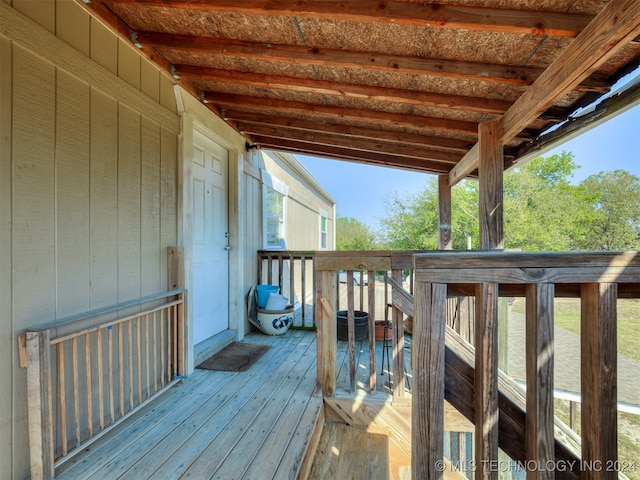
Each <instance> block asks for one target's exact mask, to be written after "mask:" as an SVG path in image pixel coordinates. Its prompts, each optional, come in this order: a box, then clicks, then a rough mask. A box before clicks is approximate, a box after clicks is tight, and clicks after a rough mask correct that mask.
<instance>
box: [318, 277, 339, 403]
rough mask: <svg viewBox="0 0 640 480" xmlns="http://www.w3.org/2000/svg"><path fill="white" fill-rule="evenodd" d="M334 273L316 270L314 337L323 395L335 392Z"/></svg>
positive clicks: (319, 386)
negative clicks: (316, 300)
mask: <svg viewBox="0 0 640 480" xmlns="http://www.w3.org/2000/svg"><path fill="white" fill-rule="evenodd" d="M336 295H337V293H336V275H335V274H334V272H333V271H329V270H327V271H317V272H316V298H317V299H318V303H317V312H316V338H317V342H316V343H317V348H318V381H317V387H318V388H317V390H319V391H320V390H321V391H322V394H323V396H325V397H334V396H335V394H336V343H337V338H336V318H335V312H334V311H333V305H335V298H336Z"/></svg>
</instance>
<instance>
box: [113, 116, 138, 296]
mask: <svg viewBox="0 0 640 480" xmlns="http://www.w3.org/2000/svg"><path fill="white" fill-rule="evenodd" d="M139 297H140V115H139V114H138V113H136V112H134V111H133V110H131V109H129V108H127V107H125V106H124V105H122V104H120V105H119V108H118V301H119V302H123V301H126V300H131V299H134V298H139Z"/></svg>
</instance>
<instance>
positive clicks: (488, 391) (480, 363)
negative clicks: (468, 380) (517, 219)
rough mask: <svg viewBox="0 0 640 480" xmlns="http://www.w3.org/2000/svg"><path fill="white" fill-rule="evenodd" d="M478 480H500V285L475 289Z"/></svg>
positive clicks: (476, 449)
mask: <svg viewBox="0 0 640 480" xmlns="http://www.w3.org/2000/svg"><path fill="white" fill-rule="evenodd" d="M475 333H476V335H475V347H476V365H475V422H474V423H475V426H476V438H475V453H476V464H477V465H478V468H477V469H476V472H475V478H476V480H480V479H493V480H497V478H498V469H497V468H493V467H492V465H494V463H496V462H497V460H498V284H497V283H481V284H478V285H476V328H475Z"/></svg>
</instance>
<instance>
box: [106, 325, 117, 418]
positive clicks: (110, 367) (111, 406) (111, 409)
mask: <svg viewBox="0 0 640 480" xmlns="http://www.w3.org/2000/svg"><path fill="white" fill-rule="evenodd" d="M107 333H108V335H109V352H108V358H109V363H108V371H109V415H110V416H111V423H113V422H114V421H115V418H116V414H115V410H114V404H113V326H111V325H109V326H108V327H107Z"/></svg>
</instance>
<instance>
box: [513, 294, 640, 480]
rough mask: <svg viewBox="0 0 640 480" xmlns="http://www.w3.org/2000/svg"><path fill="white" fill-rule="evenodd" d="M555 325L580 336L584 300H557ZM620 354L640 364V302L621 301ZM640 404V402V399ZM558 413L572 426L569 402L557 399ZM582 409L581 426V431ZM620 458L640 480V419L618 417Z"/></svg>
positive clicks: (520, 305)
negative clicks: (630, 466)
mask: <svg viewBox="0 0 640 480" xmlns="http://www.w3.org/2000/svg"><path fill="white" fill-rule="evenodd" d="M554 308H555V312H554V313H555V323H556V325H557V326H559V327H562V328H564V329H565V330H568V331H570V332H573V333H575V334H578V335H579V334H580V299H577V298H557V299H556V301H555V306H554ZM524 309H525V305H524V299H517V301H516V302H515V304H514V306H513V311H514V312H516V313H524ZM618 352H620V353H622V354H623V355H625V356H626V357H629V358H631V359H632V360H635V361H637V362H640V299H633V300H627V299H625V300H619V301H618ZM639 402H640V399H639ZM555 414H556V415H557V416H558V417H559V418H560V419H561V420H562V421H563V422H565V423H566V424H568V423H569V402H565V401H562V400H556V402H555ZM579 425H580V411H579V410H578V427H577V431H578V433H579V431H580V428H579ZM618 459H619V460H620V461H621V462H623V464H625V465H632V466H634V465H635V468H628V469H626V470H625V471H624V472H623V473H624V474H625V475H626V476H627V477H629V479H631V480H640V416H638V415H631V414H627V413H619V414H618Z"/></svg>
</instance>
